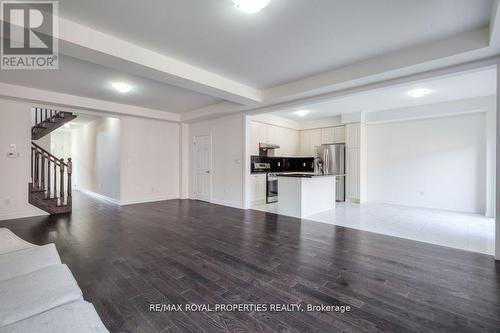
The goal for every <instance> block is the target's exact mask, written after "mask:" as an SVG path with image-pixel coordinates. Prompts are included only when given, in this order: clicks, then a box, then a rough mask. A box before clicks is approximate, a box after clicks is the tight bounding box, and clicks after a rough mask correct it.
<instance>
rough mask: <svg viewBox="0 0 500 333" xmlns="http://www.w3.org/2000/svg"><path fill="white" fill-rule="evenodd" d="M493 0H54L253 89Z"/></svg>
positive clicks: (79, 17)
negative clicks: (242, 2)
mask: <svg viewBox="0 0 500 333" xmlns="http://www.w3.org/2000/svg"><path fill="white" fill-rule="evenodd" d="M492 5H493V1H492V0H418V1H415V0H377V1H366V0H336V1H333V0H314V1H312V0H271V2H270V4H269V6H268V7H266V8H265V9H264V10H262V11H261V12H259V13H258V14H254V15H248V14H244V13H241V12H239V11H237V10H236V9H235V8H234V7H233V6H232V0H202V1H200V0H169V1H165V0H150V1H147V2H143V1H122V0H106V1H102V0H85V1H82V0H62V1H60V2H59V8H60V14H61V16H63V17H65V18H68V19H70V20H72V21H75V22H78V23H81V24H84V25H87V26H89V27H91V28H94V29H97V30H99V31H102V32H105V33H108V34H110V35H113V36H115V37H118V38H122V39H124V40H127V41H130V42H132V43H134V44H137V45H140V46H143V47H146V48H148V49H151V50H155V51H158V52H160V53H163V54H165V55H168V56H171V57H173V58H176V59H179V60H182V61H184V62H187V63H189V64H191V65H195V66H198V67H201V68H204V69H206V70H209V71H211V72H215V73H217V74H220V75H223V76H225V77H228V78H230V79H233V80H236V81H238V82H241V83H244V84H247V85H250V86H252V87H255V88H259V89H262V88H267V87H271V86H275V85H278V84H282V83H286V82H289V81H292V80H297V79H300V78H303V77H307V76H310V75H314V74H318V73H321V72H324V71H327V70H332V69H335V68H338V67H340V66H344V65H348V64H352V63H356V62H358V61H361V60H365V59H368V58H372V57H375V56H379V55H382V54H386V53H388V52H392V51H397V50H401V49H404V48H407V47H409V46H415V45H419V44H422V43H427V42H431V41H436V40H439V39H442V38H447V37H450V36H454V35H458V34H461V33H464V32H467V31H471V30H474V29H478V28H481V27H486V26H488V24H489V19H490V16H491V11H492ZM151 97H153V96H151ZM154 98H156V99H157V102H159V101H160V100H162V97H154ZM131 99H132V97H131ZM143 101H144V102H145V101H146V99H144V100H143ZM153 103H154V102H153ZM194 104H196V103H194ZM181 109H182V107H181Z"/></svg>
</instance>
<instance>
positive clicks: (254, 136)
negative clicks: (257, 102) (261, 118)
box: [250, 121, 260, 155]
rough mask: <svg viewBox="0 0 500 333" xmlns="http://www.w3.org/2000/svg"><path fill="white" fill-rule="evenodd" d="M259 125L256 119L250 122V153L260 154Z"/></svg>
mask: <svg viewBox="0 0 500 333" xmlns="http://www.w3.org/2000/svg"><path fill="white" fill-rule="evenodd" d="M259 125H260V123H257V122H255V121H251V122H250V155H259V140H260V138H259Z"/></svg>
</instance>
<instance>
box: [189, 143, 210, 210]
mask: <svg viewBox="0 0 500 333" xmlns="http://www.w3.org/2000/svg"><path fill="white" fill-rule="evenodd" d="M193 145H194V146H193V162H194V198H195V199H196V200H202V201H208V202H210V195H211V193H212V192H211V186H212V144H211V139H210V136H209V135H201V136H195V137H194V140H193Z"/></svg>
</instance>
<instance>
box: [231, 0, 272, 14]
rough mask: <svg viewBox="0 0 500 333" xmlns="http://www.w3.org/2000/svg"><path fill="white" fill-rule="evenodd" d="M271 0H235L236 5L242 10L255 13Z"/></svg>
mask: <svg viewBox="0 0 500 333" xmlns="http://www.w3.org/2000/svg"><path fill="white" fill-rule="evenodd" d="M269 1H270V0H233V3H234V6H235V7H236V8H238V9H239V10H241V11H242V12H245V13H248V14H253V13H257V12H258V11H260V10H262V9H263V8H264V7H266V6H267V5H268V4H269Z"/></svg>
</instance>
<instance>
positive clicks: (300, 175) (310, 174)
mask: <svg viewBox="0 0 500 333" xmlns="http://www.w3.org/2000/svg"><path fill="white" fill-rule="evenodd" d="M276 176H277V177H294V178H316V177H341V176H345V174H339V175H315V174H312V173H285V174H280V173H278V174H276Z"/></svg>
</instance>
